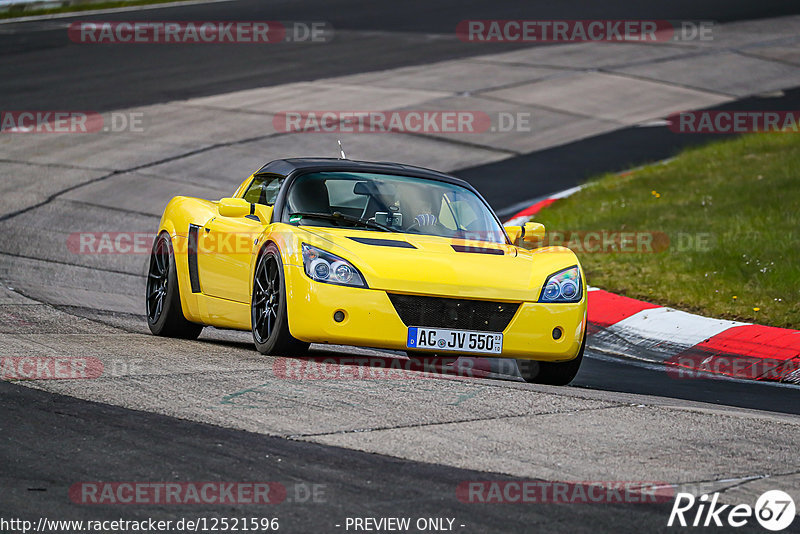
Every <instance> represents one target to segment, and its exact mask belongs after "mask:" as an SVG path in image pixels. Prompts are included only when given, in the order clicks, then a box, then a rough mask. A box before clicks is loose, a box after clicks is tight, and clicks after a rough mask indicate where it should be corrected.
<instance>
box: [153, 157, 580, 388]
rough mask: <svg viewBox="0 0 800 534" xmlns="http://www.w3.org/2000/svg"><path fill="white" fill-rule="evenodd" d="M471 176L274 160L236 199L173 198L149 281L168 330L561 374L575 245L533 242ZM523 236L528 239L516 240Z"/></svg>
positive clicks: (555, 377) (575, 322) (572, 367)
mask: <svg viewBox="0 0 800 534" xmlns="http://www.w3.org/2000/svg"><path fill="white" fill-rule="evenodd" d="M543 235H544V227H543V226H542V225H540V224H535V223H528V224H526V225H525V226H516V227H506V228H503V226H502V224H501V223H500V221H499V220H498V218H497V216H496V215H495V214H494V212H493V211H492V209H491V208H490V207H489V205H488V204H487V203H486V201H485V200H484V199H483V198H482V197H481V196H480V194H479V193H478V192H477V191H476V190H475V189H474V188H473V187H472V186H471V185H469V184H468V183H467V182H465V181H463V180H460V179H458V178H454V177H452V176H448V175H446V174H442V173H439V172H436V171H432V170H428V169H423V168H419V167H412V166H409V165H401V164H394V163H370V162H361V161H351V160H347V159H328V158H298V159H284V160H277V161H273V162H271V163H268V164H267V165H265V166H264V167H263V168H261V169H260V170H258V171H257V172H256V173H254V174H253V175H251V176H250V177H248V178H247V179H246V180H245V181H244V182H243V183H242V184H241V185H240V186H239V188H238V189H237V190H236V192H235V193H234V194H233V196H232V197H230V198H223V199H221V200H219V201H207V200H201V199H196V198H189V197H175V198H173V199H172V200H171V201H170V202H169V204H168V205H167V207H166V209H165V211H164V215H163V217H162V218H161V223H160V226H159V231H158V235H157V237H156V239H155V242H154V244H153V249H152V253H151V258H150V267H149V272H148V278H147V294H146V301H147V321H148V324H149V326H150V330H151V331H152V332H153V333H154V334H156V335H161V336H173V337H182V338H190V339H193V338H196V337H197V336H198V335H199V334H200V331H201V330H202V329H203V326H205V325H211V326H215V327H217V328H232V329H238V330H251V331H252V333H253V339H254V340H255V345H256V347H257V348H258V350H259V351H260V352H262V353H264V354H275V355H291V354H298V353H302V352H304V351H305V350H306V349H307V348H308V346H309V344H310V343H332V344H339V345H355V346H364V347H375V348H383V349H393V350H404V351H408V352H411V353H415V354H416V353H429V354H439V355H452V356H458V355H471V356H479V355H482V356H490V357H503V358H515V359H517V362H518V367H519V369H520V372H521V374H522V376H523V378H525V379H526V380H528V381H531V382H538V383H547V384H567V383H569V382H570V381H571V380H572V379H573V378H574V376H575V374H576V373H577V372H578V367H579V366H580V362H581V359H582V357H583V350H584V344H585V339H586V337H585V332H586V282H585V278H584V274H583V271H582V269H581V266H580V264H579V262H578V259H577V258H576V256H575V254H574V253H573V252H572V251H571V250H569V249H567V248H563V247H538V248H536V247H535V246H534V248H530V249H529V246H530V244H532V243H535V242H536V241H537V240H538V239H541V238H542V237H543ZM524 245H529V246H524Z"/></svg>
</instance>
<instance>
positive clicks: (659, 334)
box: [506, 187, 800, 383]
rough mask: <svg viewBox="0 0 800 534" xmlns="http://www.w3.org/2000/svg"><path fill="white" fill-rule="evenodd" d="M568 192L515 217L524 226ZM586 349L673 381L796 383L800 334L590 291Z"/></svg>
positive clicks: (798, 380)
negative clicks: (658, 369)
mask: <svg viewBox="0 0 800 534" xmlns="http://www.w3.org/2000/svg"><path fill="white" fill-rule="evenodd" d="M579 189H580V187H573V188H571V189H567V190H566V191H562V192H561V193H557V194H555V195H552V196H550V197H547V198H545V199H541V200H539V201H537V202H535V203H534V204H532V205H531V206H530V207H528V208H525V209H524V210H521V211H520V212H518V213H517V214H515V215H514V216H513V217H512V218H511V219H509V221H508V222H507V223H506V224H511V225H514V224H524V223H525V222H528V221H529V220H531V218H532V217H533V216H534V215H535V214H536V213H538V212H539V211H540V210H541V209H542V208H544V207H546V206H549V205H551V204H552V203H554V202H555V201H556V200H558V199H560V198H565V197H567V196H569V195H571V194H573V193H575V192H576V191H578V190H579ZM588 299H589V310H588V320H589V338H588V343H589V344H590V345H591V347H592V349H594V350H598V351H600V352H608V353H612V354H616V355H625V356H627V357H632V358H636V359H640V360H644V361H648V362H653V363H662V364H664V365H665V366H666V370H667V372H668V373H669V375H670V376H671V377H673V378H676V379H692V378H701V377H706V378H707V377H709V376H727V377H730V378H737V379H748V380H770V381H777V382H793V383H800V331H797V330H789V329H786V328H776V327H772V326H762V325H754V324H749V323H741V322H737V321H726V320H722V319H711V318H708V317H702V316H700V315H694V314H691V313H687V312H683V311H679V310H675V309H672V308H667V307H664V306H659V305H657V304H650V303H648V302H643V301H640V300H636V299H632V298H628V297H623V296H620V295H615V294H614V293H609V292H608V291H603V290H602V289H598V288H594V287H590V288H589V292H588Z"/></svg>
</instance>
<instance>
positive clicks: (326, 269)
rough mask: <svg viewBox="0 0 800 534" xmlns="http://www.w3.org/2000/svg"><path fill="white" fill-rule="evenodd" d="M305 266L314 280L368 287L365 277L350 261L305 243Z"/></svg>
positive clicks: (307, 272)
mask: <svg viewBox="0 0 800 534" xmlns="http://www.w3.org/2000/svg"><path fill="white" fill-rule="evenodd" d="M303 267H304V268H305V271H306V274H307V275H308V277H309V278H311V279H312V280H315V281H317V282H325V283H326V284H337V285H340V286H352V287H367V283H366V282H365V281H364V277H363V276H361V273H360V272H359V271H358V269H356V268H355V267H354V266H353V264H351V263H350V262H349V261H347V260H345V259H342V258H340V257H339V256H336V255H334V254H331V253H330V252H325V251H324V250H320V249H318V248H317V247H312V246H311V245H307V244H305V243H303Z"/></svg>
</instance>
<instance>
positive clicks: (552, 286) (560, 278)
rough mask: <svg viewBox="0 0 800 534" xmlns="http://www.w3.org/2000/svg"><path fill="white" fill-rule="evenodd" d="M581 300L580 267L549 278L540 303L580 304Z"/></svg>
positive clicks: (571, 268) (560, 272) (565, 270)
mask: <svg viewBox="0 0 800 534" xmlns="http://www.w3.org/2000/svg"><path fill="white" fill-rule="evenodd" d="M580 300H581V272H580V271H579V270H578V266H577V265H576V266H575V267H570V268H569V269H564V270H563V271H559V272H557V273H555V274H551V275H550V276H548V277H547V280H546V281H545V283H544V288H543V289H542V296H541V297H540V298H539V302H578V301H580Z"/></svg>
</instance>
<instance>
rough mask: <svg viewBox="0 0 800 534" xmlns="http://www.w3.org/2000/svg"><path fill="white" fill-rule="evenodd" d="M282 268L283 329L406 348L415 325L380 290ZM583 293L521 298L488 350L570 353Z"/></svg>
mask: <svg viewBox="0 0 800 534" xmlns="http://www.w3.org/2000/svg"><path fill="white" fill-rule="evenodd" d="M285 274H286V293H287V311H288V315H289V331H290V332H291V334H292V336H294V337H295V338H297V339H299V340H301V341H307V342H311V343H330V344H335V345H354V346H361V347H375V348H382V349H392V350H406V348H407V347H406V339H407V333H408V326H419V325H405V324H403V321H402V320H401V319H400V317H399V316H398V314H397V312H396V311H395V308H394V306H393V305H392V302H391V301H390V300H389V297H388V295H387V294H386V292H385V291H382V290H376V289H360V288H352V287H343V286H337V285H332V284H324V283H319V282H314V281H312V280H311V279H310V278H308V276H306V274H305V272H304V271H303V268H302V267H300V266H296V265H287V266H286V268H285ZM583 294H584V298H583V300H582V301H581V302H578V303H575V304H541V303H537V302H523V303H522V305H521V306H520V307H519V309H518V310H517V313H516V314H515V315H514V317H513V319H511V322H510V323H509V325H508V326H507V327H506V329H505V330H503V353H502V354H500V355H491V356H492V357H498V356H499V357H503V358H519V359H528V360H539V361H566V360H571V359H573V358H575V357H576V356H577V355H578V352H579V351H580V348H581V342H582V340H583V332H584V329H585V327H586V297H585V295H586V292H585V291H584V293H583ZM337 311H342V312H344V314H345V319H344V321H342V322H340V323H337V322H336V321H334V319H333V315H334V313H335V312H337ZM557 327H560V328H561V329H562V330H563V332H564V335H563V336H561V338H560V339H558V340H554V339H553V335H552V332H553V329H555V328H557ZM471 356H478V354H471ZM487 356H489V355H487Z"/></svg>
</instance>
